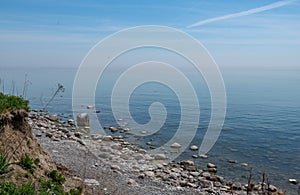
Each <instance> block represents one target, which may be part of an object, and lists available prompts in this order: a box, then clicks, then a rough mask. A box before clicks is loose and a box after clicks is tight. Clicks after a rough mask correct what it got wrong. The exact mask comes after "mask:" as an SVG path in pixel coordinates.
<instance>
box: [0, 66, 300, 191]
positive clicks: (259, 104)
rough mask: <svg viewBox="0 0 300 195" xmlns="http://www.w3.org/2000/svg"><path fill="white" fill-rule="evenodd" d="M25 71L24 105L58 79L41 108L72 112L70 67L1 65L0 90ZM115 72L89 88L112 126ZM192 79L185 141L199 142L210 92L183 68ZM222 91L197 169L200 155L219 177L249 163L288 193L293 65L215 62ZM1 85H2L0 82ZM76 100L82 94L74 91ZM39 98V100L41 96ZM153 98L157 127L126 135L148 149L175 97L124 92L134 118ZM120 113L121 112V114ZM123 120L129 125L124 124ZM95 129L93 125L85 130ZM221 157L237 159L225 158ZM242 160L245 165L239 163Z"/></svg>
mask: <svg viewBox="0 0 300 195" xmlns="http://www.w3.org/2000/svg"><path fill="white" fill-rule="evenodd" d="M25 73H27V74H28V79H29V80H30V81H31V85H29V88H28V92H27V94H28V95H27V98H28V99H29V100H30V105H31V108H33V109H40V108H42V103H41V99H47V98H48V97H49V96H51V95H52V93H53V92H54V90H55V88H56V86H57V84H58V83H61V84H63V85H64V86H65V88H66V91H65V93H63V94H62V97H60V96H57V97H56V99H55V100H54V101H53V102H52V103H51V104H50V106H49V107H48V110H49V111H50V112H52V113H66V114H72V85H73V80H74V77H75V74H76V69H60V68H56V69H54V68H47V69H45V68H44V69H33V68H28V69H12V68H6V69H1V72H0V78H1V79H2V81H3V79H4V82H5V89H4V90H5V91H6V92H7V93H10V92H11V83H12V80H13V81H14V82H15V84H16V90H15V93H16V94H17V93H18V94H21V93H22V88H23V83H24V76H25ZM117 74H118V72H117V71H110V70H108V72H107V74H105V77H104V78H101V79H100V80H99V81H100V82H99V83H98V87H97V91H96V100H95V102H96V109H97V110H101V113H99V114H98V118H99V120H100V122H101V124H102V126H110V125H116V121H115V119H114V117H113V114H112V110H111V107H110V93H111V90H112V88H111V87H112V86H113V84H114V82H115V79H116V78H117V76H118V75H117ZM187 74H188V78H190V80H191V82H192V83H193V84H194V85H195V86H196V92H197V95H198V99H199V104H200V111H201V112H200V124H199V126H198V130H197V135H196V136H195V138H194V140H193V142H192V144H196V145H198V146H200V143H201V141H202V138H203V135H204V133H205V131H206V128H207V125H208V123H209V119H210V106H211V105H210V104H211V102H210V95H209V90H208V89H207V87H206V85H205V82H204V81H203V79H202V78H201V76H199V75H196V74H193V71H190V72H188V73H187ZM222 74H223V78H224V82H225V85H226V90H227V91H226V92H227V101H228V103H227V115H226V120H225V124H224V128H223V130H222V132H221V135H220V137H219V139H218V141H217V143H216V144H215V145H214V147H213V149H212V150H211V151H210V152H209V153H208V156H209V158H208V159H199V158H198V159H193V160H195V162H196V163H197V165H198V166H199V167H200V168H204V166H205V165H206V163H207V162H212V163H215V164H217V165H218V167H219V168H218V174H220V175H224V176H226V178H231V179H238V180H241V181H246V180H247V177H248V171H249V169H250V167H253V170H254V173H255V177H254V179H255V180H257V181H258V180H260V179H259V177H260V176H261V173H262V172H266V173H267V174H268V175H269V177H270V181H271V183H274V184H275V185H278V186H279V188H282V189H284V190H287V191H288V192H291V193H292V192H296V186H293V185H291V184H289V183H288V179H289V178H295V179H297V180H300V166H299V162H300V120H299V118H300V85H299V83H300V77H299V74H300V70H278V69H277V70H273V69H271V68H267V69H263V70H261V69H251V68H248V69H247V70H243V69H234V68H231V69H226V68H224V69H222ZM0 91H2V85H1V88H0ZM82 97H83V99H84V94H82ZM44 101H46V100H44ZM156 101H159V102H160V103H162V104H163V105H164V106H165V108H166V110H167V113H168V114H167V120H166V122H165V124H164V125H163V127H162V129H160V131H158V132H156V133H155V134H153V135H150V136H145V137H134V136H131V137H128V139H129V140H130V141H133V142H135V143H136V144H137V145H139V146H141V147H144V148H146V149H149V146H147V145H146V144H145V143H146V142H148V141H151V142H152V144H153V145H154V146H156V147H159V146H160V145H162V144H163V143H165V142H166V141H168V140H169V139H170V138H171V137H172V135H173V134H174V133H175V132H176V129H177V127H178V125H179V120H180V104H179V101H178V98H177V97H176V95H175V94H174V92H172V91H171V90H170V89H168V88H167V87H166V86H164V85H160V84H158V83H148V84H145V85H142V86H140V87H138V88H137V89H136V90H135V91H134V93H133V94H132V96H131V98H130V112H131V115H132V117H133V118H134V119H135V120H136V122H138V123H141V124H143V123H146V122H148V121H149V119H150V118H149V112H148V108H149V105H151V104H152V103H153V102H156ZM124 120H126V116H124ZM129 126H130V124H129ZM91 132H93V133H97V129H91ZM193 154H197V152H192V151H190V150H186V152H184V153H182V154H181V156H180V157H179V158H178V160H180V159H191V156H192V155H193ZM229 159H233V160H237V161H238V163H237V164H230V163H228V162H227V161H228V160H229ZM241 163H248V164H249V166H248V167H244V166H241Z"/></svg>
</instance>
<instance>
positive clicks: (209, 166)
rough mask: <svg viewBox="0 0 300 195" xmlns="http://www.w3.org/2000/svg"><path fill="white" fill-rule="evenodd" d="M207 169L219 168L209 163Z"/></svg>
mask: <svg viewBox="0 0 300 195" xmlns="http://www.w3.org/2000/svg"><path fill="white" fill-rule="evenodd" d="M207 168H217V166H216V165H214V164H212V163H207Z"/></svg>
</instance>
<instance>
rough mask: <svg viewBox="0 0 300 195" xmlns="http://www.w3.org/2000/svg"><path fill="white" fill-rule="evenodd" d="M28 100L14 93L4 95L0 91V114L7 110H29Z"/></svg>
mask: <svg viewBox="0 0 300 195" xmlns="http://www.w3.org/2000/svg"><path fill="white" fill-rule="evenodd" d="M28 103H29V102H28V100H24V99H23V98H22V97H18V96H14V95H5V94H3V93H1V92H0V114H3V113H5V112H7V111H12V110H18V109H24V110H26V111H29V106H28Z"/></svg>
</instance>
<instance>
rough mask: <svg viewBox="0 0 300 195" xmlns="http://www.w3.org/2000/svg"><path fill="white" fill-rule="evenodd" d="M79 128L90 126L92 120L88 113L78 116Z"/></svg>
mask: <svg viewBox="0 0 300 195" xmlns="http://www.w3.org/2000/svg"><path fill="white" fill-rule="evenodd" d="M77 126H79V127H86V126H90V118H89V115H88V114H87V113H81V114H78V115H77Z"/></svg>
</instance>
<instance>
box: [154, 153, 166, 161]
mask: <svg viewBox="0 0 300 195" xmlns="http://www.w3.org/2000/svg"><path fill="white" fill-rule="evenodd" d="M151 157H153V158H154V159H155V160H166V159H167V157H166V155H165V154H151Z"/></svg>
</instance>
